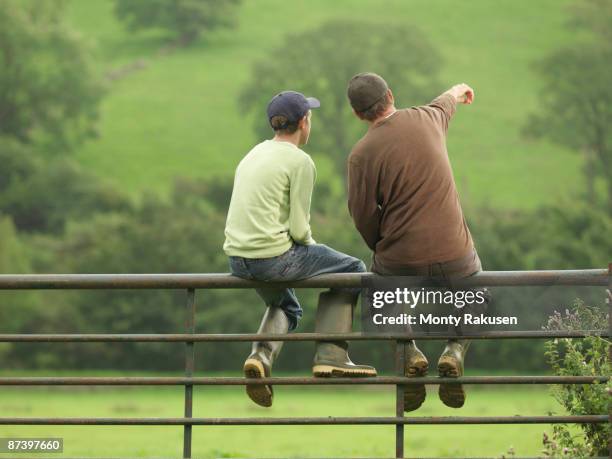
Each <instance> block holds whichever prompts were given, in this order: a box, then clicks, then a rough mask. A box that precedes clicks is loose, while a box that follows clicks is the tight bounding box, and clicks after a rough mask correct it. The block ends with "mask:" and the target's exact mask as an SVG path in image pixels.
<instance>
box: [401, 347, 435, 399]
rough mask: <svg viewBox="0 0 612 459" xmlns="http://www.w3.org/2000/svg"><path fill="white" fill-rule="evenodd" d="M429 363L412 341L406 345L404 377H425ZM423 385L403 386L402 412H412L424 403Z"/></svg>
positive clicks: (424, 391)
mask: <svg viewBox="0 0 612 459" xmlns="http://www.w3.org/2000/svg"><path fill="white" fill-rule="evenodd" d="M428 368H429V363H428V362H427V358H426V357H425V355H423V353H422V352H421V350H420V349H419V348H418V347H417V346H416V343H415V342H414V341H410V343H408V344H407V345H406V363H405V366H404V375H405V376H407V377H409V378H418V377H422V376H427V370H428ZM426 396H427V392H426V390H425V384H406V385H405V386H404V411H414V410H416V409H417V408H419V407H420V406H421V405H422V404H423V402H424V401H425V397H426Z"/></svg>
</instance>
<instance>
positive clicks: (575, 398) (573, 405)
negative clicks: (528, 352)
mask: <svg viewBox="0 0 612 459" xmlns="http://www.w3.org/2000/svg"><path fill="white" fill-rule="evenodd" d="M607 324H608V314H607V312H606V309H605V307H604V306H603V305H601V306H600V307H592V306H587V305H586V304H584V303H583V302H582V301H576V302H575V303H574V305H573V306H572V307H571V309H570V310H567V309H566V310H565V313H564V314H561V313H559V312H555V314H554V315H553V316H551V317H550V318H549V321H548V324H547V325H546V326H545V327H544V328H545V329H546V330H551V331H574V330H597V329H601V328H602V326H603V327H605V326H606V325H607ZM609 348H610V341H609V339H606V338H603V337H598V336H589V337H587V338H585V339H555V340H551V341H547V342H546V357H547V360H548V363H549V364H550V366H551V368H552V369H553V372H554V373H555V374H556V375H559V376H593V375H610V374H612V364H611V362H610V360H609V359H608V352H609ZM552 393H553V395H554V397H555V398H556V399H557V401H558V402H559V403H560V404H561V405H562V406H563V407H564V408H565V409H566V410H567V411H569V413H571V414H573V415H587V414H607V413H608V412H609V410H610V407H611V405H610V401H611V398H610V395H611V394H612V382H608V383H599V384H588V385H586V384H585V385H566V386H553V389H552ZM580 427H581V428H582V432H583V435H577V436H576V435H572V432H571V431H570V430H569V428H568V426H566V425H558V426H556V427H555V428H554V429H553V438H552V440H551V439H548V438H547V437H546V436H545V438H544V446H545V452H546V453H548V455H550V456H555V457H557V456H559V457H578V456H581V457H583V456H606V455H607V454H608V441H609V438H610V433H611V430H610V424H609V423H606V424H581V425H580ZM560 453H561V454H560Z"/></svg>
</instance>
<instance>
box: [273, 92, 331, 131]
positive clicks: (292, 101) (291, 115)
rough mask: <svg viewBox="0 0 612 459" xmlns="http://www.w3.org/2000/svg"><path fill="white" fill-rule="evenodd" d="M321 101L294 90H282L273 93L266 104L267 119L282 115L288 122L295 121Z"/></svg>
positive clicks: (316, 106) (319, 104)
mask: <svg viewBox="0 0 612 459" xmlns="http://www.w3.org/2000/svg"><path fill="white" fill-rule="evenodd" d="M320 106H321V102H319V100H318V99H315V98H314V97H306V96H304V94H302V93H300V92H296V91H283V92H281V93H279V94H277V95H275V96H274V97H273V98H272V100H271V101H270V103H269V104H268V121H270V120H271V119H272V117H274V116H284V117H285V118H287V121H288V122H289V123H297V122H298V121H299V120H301V119H302V118H303V117H304V115H306V113H308V110H310V109H311V108H318V107H320Z"/></svg>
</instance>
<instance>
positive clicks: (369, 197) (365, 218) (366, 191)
mask: <svg viewBox="0 0 612 459" xmlns="http://www.w3.org/2000/svg"><path fill="white" fill-rule="evenodd" d="M348 208H349V213H350V214H351V217H352V218H353V222H355V227H356V228H357V231H359V233H360V234H361V237H362V238H363V240H364V241H365V243H366V244H367V245H368V247H369V248H370V250H372V251H376V243H377V242H378V241H379V240H380V232H379V231H380V214H381V211H380V207H379V206H378V202H377V198H376V189H375V187H374V186H372V184H370V183H369V182H368V180H367V178H366V176H365V171H364V170H363V169H362V168H361V167H360V166H359V165H358V164H357V163H355V162H354V161H351V160H350V159H349V162H348Z"/></svg>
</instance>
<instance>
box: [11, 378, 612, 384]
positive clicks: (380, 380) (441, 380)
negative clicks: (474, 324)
mask: <svg viewBox="0 0 612 459" xmlns="http://www.w3.org/2000/svg"><path fill="white" fill-rule="evenodd" d="M609 380H610V377H609V376H462V377H459V378H439V377H434V376H429V377H422V378H410V377H402V376H378V377H374V378H313V377H271V378H261V379H245V378H239V377H212V378H211V377H193V378H185V377H125V376H111V377H80V376H66V377H55V376H54V377H0V386H175V385H187V384H188V385H196V386H244V385H247V384H274V385H279V386H310V385H353V384H356V385H396V384H402V385H411V384H593V383H602V382H606V381H609Z"/></svg>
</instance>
